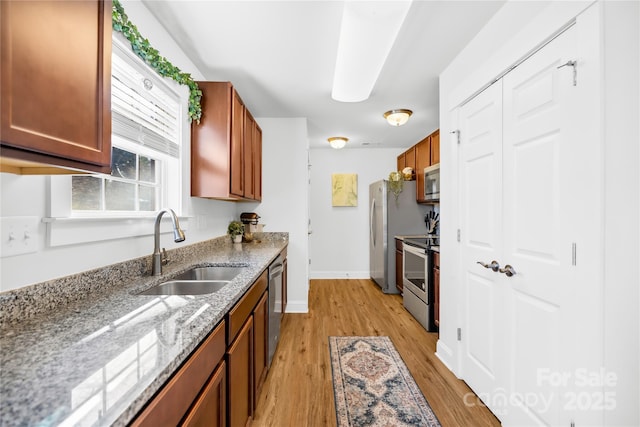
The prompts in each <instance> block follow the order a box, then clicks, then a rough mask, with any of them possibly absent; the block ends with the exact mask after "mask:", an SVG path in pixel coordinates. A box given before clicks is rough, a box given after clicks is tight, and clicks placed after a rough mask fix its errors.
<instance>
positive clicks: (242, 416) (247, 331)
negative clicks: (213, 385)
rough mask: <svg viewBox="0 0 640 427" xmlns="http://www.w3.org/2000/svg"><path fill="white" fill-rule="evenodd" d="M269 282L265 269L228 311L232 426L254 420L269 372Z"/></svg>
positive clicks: (229, 394)
mask: <svg viewBox="0 0 640 427" xmlns="http://www.w3.org/2000/svg"><path fill="white" fill-rule="evenodd" d="M268 282H269V278H268V272H267V271H265V272H264V273H262V274H261V275H260V277H259V278H258V279H257V280H256V281H255V283H254V284H253V286H251V288H250V289H249V290H248V291H247V293H245V294H244V296H243V297H242V299H240V301H239V302H238V303H237V304H236V305H235V306H234V307H233V308H232V309H231V311H229V314H228V315H227V341H228V342H229V343H230V344H229V346H228V348H227V364H228V367H227V395H228V399H227V418H228V425H229V426H231V427H237V426H242V427H244V426H246V425H248V424H250V423H251V420H252V418H253V409H254V406H255V403H254V402H256V400H257V398H258V393H259V387H260V386H262V382H261V380H263V378H261V377H262V376H263V375H264V376H266V374H267V372H266V370H267V354H268V353H267V352H268V351H269V350H268V340H267V336H266V331H267V325H268V324H269V323H268V320H269V319H268V317H267V316H268V315H269V310H268V305H267V304H268V295H267V287H268ZM240 325H241V326H240Z"/></svg>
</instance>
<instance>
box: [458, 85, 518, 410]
mask: <svg viewBox="0 0 640 427" xmlns="http://www.w3.org/2000/svg"><path fill="white" fill-rule="evenodd" d="M501 115H502V83H501V82H500V81H499V82H497V83H495V84H494V85H492V86H490V87H489V88H488V89H486V90H485V91H484V92H482V93H481V94H480V95H478V96H477V97H475V98H474V99H472V100H471V101H469V102H468V103H467V104H465V105H464V106H463V107H461V108H460V110H459V114H458V120H459V122H458V124H459V130H460V169H459V170H460V191H461V195H460V196H461V199H460V202H461V204H460V212H461V218H460V220H461V225H462V227H461V228H462V230H461V245H462V248H461V249H462V250H461V265H462V270H463V271H462V274H461V275H460V277H461V278H462V281H463V289H464V294H465V300H464V313H465V318H466V321H465V325H464V327H463V335H464V336H463V340H462V342H463V346H464V347H463V350H462V351H463V356H462V368H463V375H464V380H465V381H466V382H467V383H468V384H469V386H470V387H471V388H472V389H473V390H474V391H475V392H476V394H478V395H479V396H480V398H481V399H483V401H484V403H485V404H486V405H487V406H488V407H489V409H491V410H492V411H493V412H494V414H496V416H498V418H500V415H501V412H503V411H504V409H505V408H504V406H502V407H500V406H498V405H495V403H496V401H500V399H499V398H498V399H496V395H499V394H502V395H504V389H503V387H504V386H505V384H504V381H505V379H504V367H505V364H506V363H507V354H506V352H505V351H504V350H503V349H504V348H505V342H504V338H505V337H504V333H503V330H504V322H505V319H504V305H505V301H504V299H505V296H504V286H505V284H504V283H502V280H501V279H502V277H501V275H500V274H498V273H496V272H494V271H493V270H492V269H490V268H485V267H483V266H482V265H480V264H478V262H482V263H485V264H490V263H491V261H493V260H498V259H499V258H500V256H501V254H502V251H503V249H502V120H501Z"/></svg>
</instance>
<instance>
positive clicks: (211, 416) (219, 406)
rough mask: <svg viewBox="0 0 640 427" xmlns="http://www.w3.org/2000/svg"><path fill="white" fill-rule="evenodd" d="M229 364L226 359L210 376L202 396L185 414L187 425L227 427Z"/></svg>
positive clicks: (184, 424)
mask: <svg viewBox="0 0 640 427" xmlns="http://www.w3.org/2000/svg"><path fill="white" fill-rule="evenodd" d="M226 372H227V365H226V363H224V361H222V362H220V365H218V367H217V368H216V370H215V371H214V373H213V374H212V375H211V378H209V381H208V382H207V384H206V385H205V387H204V389H203V390H202V392H201V393H200V396H198V398H197V399H196V401H195V402H194V404H193V406H192V407H191V409H190V410H189V412H188V413H187V415H186V416H185V419H184V421H183V422H182V424H181V425H182V426H185V427H226V425H227V408H226V401H227V400H226V396H227V388H226V380H227V375H226Z"/></svg>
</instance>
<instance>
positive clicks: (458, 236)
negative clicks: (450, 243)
mask: <svg viewBox="0 0 640 427" xmlns="http://www.w3.org/2000/svg"><path fill="white" fill-rule="evenodd" d="M456 238H457V239H458V242H459V241H460V229H459V228H458V233H457V237H456Z"/></svg>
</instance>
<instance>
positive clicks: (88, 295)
mask: <svg viewBox="0 0 640 427" xmlns="http://www.w3.org/2000/svg"><path fill="white" fill-rule="evenodd" d="M287 244H288V233H264V237H263V238H262V241H261V242H260V243H257V242H251V243H242V244H232V243H231V242H230V239H229V238H228V237H227V236H223V237H220V238H217V239H212V240H210V241H207V242H200V243H196V244H193V245H190V246H187V247H181V248H177V249H173V250H171V251H168V254H169V258H170V259H171V258H173V260H174V261H173V262H171V263H170V264H168V265H166V266H164V271H163V275H162V276H160V277H152V276H149V275H148V273H147V271H148V267H149V265H150V258H151V256H148V257H144V258H139V259H136V260H132V261H130V262H126V263H122V264H116V265H113V266H108V267H105V268H103V269H97V270H92V271H91V272H87V273H82V274H79V275H75V276H69V277H66V278H62V279H59V280H55V281H51V282H45V283H43V284H37V285H33V286H29V287H26V289H19V290H16V291H8V292H4V293H0V327H1V329H0V331H1V336H0V425H2V426H4V427H9V426H24V425H34V426H58V425H60V426H76V425H78V426H85V425H86V426H89V425H93V426H125V425H127V424H128V423H129V422H130V421H131V420H132V419H133V418H134V417H135V415H136V414H137V413H138V412H139V411H140V410H141V409H142V408H143V407H144V405H145V404H146V402H147V401H148V400H149V399H150V398H151V397H152V396H153V395H154V394H155V393H156V392H157V391H158V390H159V389H160V388H161V387H162V385H163V384H164V383H165V382H166V381H167V379H169V378H170V377H171V376H172V374H173V373H174V372H175V371H176V370H177V369H178V368H179V367H180V366H181V364H182V363H183V362H184V361H185V360H186V358H188V356H189V355H190V354H191V353H192V352H193V350H194V349H195V348H196V347H197V346H198V345H199V344H200V342H202V340H203V339H204V338H205V337H206V336H207V335H208V334H209V332H211V331H212V330H213V329H214V327H215V326H216V325H217V324H218V323H219V322H220V321H221V320H222V319H223V318H224V315H225V314H226V313H227V312H228V311H229V310H230V309H231V308H232V307H233V305H234V304H235V303H236V302H237V301H238V300H239V299H240V297H241V296H242V295H243V294H244V293H245V292H246V291H247V290H248V289H249V287H250V285H251V284H252V283H253V282H254V281H255V280H256V279H257V278H258V277H259V276H260V274H261V273H262V272H263V271H264V270H265V269H266V268H267V267H268V266H269V264H270V263H271V262H272V261H273V260H274V259H275V258H276V256H277V255H278V254H279V253H280V252H281V251H282V250H283V249H284V248H285V247H286V246H287ZM183 248H184V249H183ZM201 265H237V266H240V265H241V266H246V269H245V271H243V272H242V273H241V274H240V275H238V276H237V277H236V278H235V279H234V280H233V281H232V282H231V283H229V284H228V285H227V286H225V287H224V288H223V289H222V290H221V291H218V292H215V293H213V294H208V295H194V296H191V295H173V296H171V295H161V296H154V295H137V293H138V292H140V291H142V290H145V289H147V288H150V287H151V286H154V285H156V284H158V283H160V282H163V281H165V280H167V279H169V278H171V277H173V276H175V275H177V274H179V273H181V272H183V271H185V270H187V269H189V268H191V267H193V266H201Z"/></svg>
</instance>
